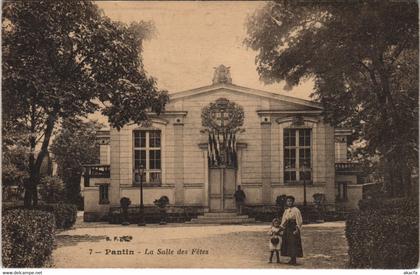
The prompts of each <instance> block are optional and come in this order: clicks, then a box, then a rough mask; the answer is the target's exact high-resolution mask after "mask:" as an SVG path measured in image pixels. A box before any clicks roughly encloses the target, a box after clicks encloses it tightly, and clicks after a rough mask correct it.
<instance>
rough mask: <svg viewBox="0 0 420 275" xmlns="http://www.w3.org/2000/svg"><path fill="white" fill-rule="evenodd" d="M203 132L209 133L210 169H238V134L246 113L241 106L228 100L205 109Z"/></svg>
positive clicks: (202, 116)
mask: <svg viewBox="0 0 420 275" xmlns="http://www.w3.org/2000/svg"><path fill="white" fill-rule="evenodd" d="M201 120H202V125H203V126H204V127H205V130H204V131H203V132H207V133H208V135H209V139H208V147H207V148H208V162H209V167H231V168H237V155H236V133H237V132H239V131H242V129H241V128H240V127H241V126H242V125H243V124H244V111H243V109H242V107H241V106H238V105H236V104H235V103H233V102H230V101H229V100H227V99H226V98H219V99H218V100H216V102H215V103H210V105H209V106H207V107H205V108H203V110H202V113H201Z"/></svg>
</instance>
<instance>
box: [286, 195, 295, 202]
mask: <svg viewBox="0 0 420 275" xmlns="http://www.w3.org/2000/svg"><path fill="white" fill-rule="evenodd" d="M288 199H291V200H292V201H293V202H295V197H293V196H287V197H286V200H288Z"/></svg>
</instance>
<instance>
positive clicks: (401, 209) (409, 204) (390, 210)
mask: <svg viewBox="0 0 420 275" xmlns="http://www.w3.org/2000/svg"><path fill="white" fill-rule="evenodd" d="M359 209H360V211H375V212H380V213H381V214H389V215H391V214H400V213H402V214H403V215H407V216H418V213H419V202H418V198H415V199H408V198H393V199H385V198H377V199H366V200H360V201H359Z"/></svg>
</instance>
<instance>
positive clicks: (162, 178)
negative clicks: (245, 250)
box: [83, 65, 362, 220]
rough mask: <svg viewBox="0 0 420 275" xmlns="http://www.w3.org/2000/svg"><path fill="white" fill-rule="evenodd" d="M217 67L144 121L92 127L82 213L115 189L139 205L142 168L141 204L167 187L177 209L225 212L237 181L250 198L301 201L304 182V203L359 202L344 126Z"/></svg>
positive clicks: (105, 205)
mask: <svg viewBox="0 0 420 275" xmlns="http://www.w3.org/2000/svg"><path fill="white" fill-rule="evenodd" d="M222 66H223V65H222ZM222 66H220V67H218V68H217V69H216V72H215V75H214V78H213V83H212V84H211V85H209V86H205V87H200V88H197V89H193V90H188V91H183V92H178V93H172V94H170V101H169V103H168V104H167V105H166V110H165V112H164V113H162V114H160V115H159V116H156V115H153V114H151V123H149V124H148V125H135V124H130V125H127V126H125V127H124V128H122V129H121V130H120V131H117V130H116V129H110V130H104V131H101V132H100V133H99V135H98V142H99V144H100V147H101V158H100V159H101V164H98V165H91V166H86V172H85V175H84V176H83V182H84V183H83V186H84V187H83V196H84V200H85V213H86V214H85V217H87V218H86V219H87V220H89V219H93V218H92V217H98V216H101V215H105V214H106V213H108V211H109V209H110V207H112V206H118V205H119V201H120V199H121V198H122V197H128V198H130V200H131V201H132V203H133V204H139V201H140V191H139V182H140V177H141V179H142V183H143V187H144V189H143V190H144V191H143V193H144V196H143V199H144V203H145V205H153V201H154V200H155V199H158V198H160V197H161V196H167V197H168V198H169V203H170V205H171V207H174V208H176V207H198V208H201V209H202V210H203V211H204V212H225V211H232V210H233V209H234V203H233V198H232V195H233V192H234V190H235V189H236V188H237V186H238V185H240V186H241V187H242V189H243V190H244V192H245V194H246V202H245V203H246V204H247V205H254V206H258V205H273V204H275V200H276V197H277V196H279V195H282V194H286V195H293V196H294V197H295V198H296V203H297V204H302V203H303V201H304V192H303V185H305V186H306V200H307V201H308V203H311V202H312V201H313V199H312V196H313V194H315V193H322V194H324V195H325V199H326V202H327V204H329V205H332V206H334V205H335V204H337V203H341V204H343V203H344V205H347V206H348V207H350V208H354V207H356V205H357V201H358V200H359V199H360V198H361V196H362V193H361V190H362V188H361V187H360V185H358V184H357V178H356V176H355V175H356V174H355V173H354V169H353V168H354V166H352V165H351V163H348V162H347V156H346V155H347V154H346V152H347V141H346V139H347V136H348V135H349V134H350V133H351V132H350V131H348V130H340V129H334V128H333V127H332V126H331V125H329V124H328V123H325V122H324V121H323V119H322V116H321V113H322V111H323V110H322V107H321V106H320V105H318V104H317V103H314V102H311V101H307V100H302V99H299V98H294V97H289V96H284V95H280V94H275V93H270V92H266V91H261V90H256V89H251V88H246V87H242V86H238V85H235V84H233V83H232V79H231V77H230V73H229V68H226V67H224V66H223V67H222ZM232 106H234V107H232ZM235 108H236V109H235ZM235 119H236V121H235ZM206 120H207V122H206ZM234 123H237V124H238V123H239V124H238V125H235V127H236V128H235V127H234V126H232V125H233V124H234ZM212 125H213V126H212ZM233 128H235V129H233ZM224 129H225V130H226V129H227V130H226V131H225V130H224ZM224 131H225V132H224ZM215 133H216V134H215ZM226 152H227V153H226ZM229 159H231V161H229ZM216 160H218V161H216ZM215 161H216V162H217V163H216V164H215ZM337 165H338V166H337ZM340 165H341V166H340ZM140 166H142V167H143V168H144V173H143V174H142V175H139V167H140ZM337 167H341V170H340V169H338V170H339V171H341V172H339V171H338V172H337ZM340 186H341V187H340ZM340 188H341V189H340Z"/></svg>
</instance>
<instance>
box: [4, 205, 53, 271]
mask: <svg viewBox="0 0 420 275" xmlns="http://www.w3.org/2000/svg"><path fill="white" fill-rule="evenodd" d="M54 227H55V221H54V215H52V214H51V213H47V212H44V211H38V210H24V209H14V210H9V211H5V212H4V215H3V219H2V261H3V266H4V267H14V268H19V267H43V266H44V265H45V263H46V262H47V261H48V260H49V259H50V256H51V253H52V251H53V245H54Z"/></svg>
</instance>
